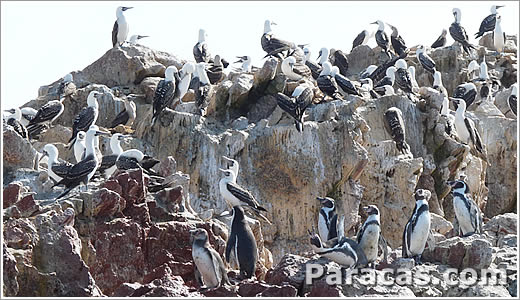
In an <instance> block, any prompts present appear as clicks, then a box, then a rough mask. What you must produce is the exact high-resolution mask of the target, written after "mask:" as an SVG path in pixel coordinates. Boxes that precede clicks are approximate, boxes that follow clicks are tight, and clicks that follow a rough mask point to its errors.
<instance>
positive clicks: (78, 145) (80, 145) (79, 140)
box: [74, 131, 86, 163]
mask: <svg viewBox="0 0 520 300" xmlns="http://www.w3.org/2000/svg"><path fill="white" fill-rule="evenodd" d="M85 149H86V145H85V131H79V132H78V135H77V136H76V141H75V142H74V157H75V158H76V162H77V163H78V162H80V161H81V160H83V158H84V156H85Z"/></svg>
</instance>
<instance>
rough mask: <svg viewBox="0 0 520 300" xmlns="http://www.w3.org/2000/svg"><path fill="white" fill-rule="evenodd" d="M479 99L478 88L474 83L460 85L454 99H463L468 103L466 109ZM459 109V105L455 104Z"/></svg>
mask: <svg viewBox="0 0 520 300" xmlns="http://www.w3.org/2000/svg"><path fill="white" fill-rule="evenodd" d="M476 97H477V87H476V86H475V84H474V83H472V82H466V83H462V84H459V85H458V86H457V87H456V88H455V91H454V92H453V98H458V99H463V100H464V101H465V102H466V107H469V106H470V105H471V104H472V103H473V102H474V101H475V98H476ZM453 105H454V106H455V109H457V103H453Z"/></svg>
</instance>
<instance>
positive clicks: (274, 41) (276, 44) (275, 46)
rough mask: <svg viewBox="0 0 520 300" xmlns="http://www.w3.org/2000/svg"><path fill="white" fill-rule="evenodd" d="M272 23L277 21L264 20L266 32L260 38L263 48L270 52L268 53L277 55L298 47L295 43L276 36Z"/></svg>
mask: <svg viewBox="0 0 520 300" xmlns="http://www.w3.org/2000/svg"><path fill="white" fill-rule="evenodd" d="M271 25H276V23H274V22H272V21H270V20H265V22H264V34H263V35H262V38H261V40H260V42H261V44H262V49H264V51H265V52H267V53H268V55H276V54H279V53H281V52H283V51H286V50H287V51H289V50H290V49H294V48H296V46H295V45H294V43H291V42H288V41H284V40H281V39H279V38H276V37H275V36H274V34H273V32H272V30H271Z"/></svg>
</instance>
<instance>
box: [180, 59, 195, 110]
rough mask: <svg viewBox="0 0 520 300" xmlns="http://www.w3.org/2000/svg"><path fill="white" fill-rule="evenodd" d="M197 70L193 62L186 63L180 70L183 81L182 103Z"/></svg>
mask: <svg viewBox="0 0 520 300" xmlns="http://www.w3.org/2000/svg"><path fill="white" fill-rule="evenodd" d="M194 72H195V64H194V63H192V62H187V63H185V64H184V65H183V66H182V68H181V71H180V72H179V77H180V79H181V81H180V82H179V101H180V103H182V98H184V95H186V93H187V92H188V89H189V88H190V82H191V76H192V75H193V73H194Z"/></svg>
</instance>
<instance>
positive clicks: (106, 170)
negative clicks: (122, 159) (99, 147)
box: [98, 133, 130, 178]
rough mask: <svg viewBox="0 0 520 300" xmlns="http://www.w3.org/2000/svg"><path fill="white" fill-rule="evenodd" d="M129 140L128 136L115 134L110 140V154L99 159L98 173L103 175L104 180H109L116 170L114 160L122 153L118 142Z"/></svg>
mask: <svg viewBox="0 0 520 300" xmlns="http://www.w3.org/2000/svg"><path fill="white" fill-rule="evenodd" d="M127 138H130V136H127V135H122V134H120V133H115V134H113V135H112V137H111V138H110V150H111V151H112V154H108V155H103V157H102V159H101V165H100V166H99V169H98V170H99V172H100V173H101V174H104V176H105V178H110V176H112V174H114V172H115V171H116V170H117V166H116V160H117V158H118V156H119V155H120V154H121V153H123V148H122V147H121V144H120V142H121V141H123V140H125V139H127Z"/></svg>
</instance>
